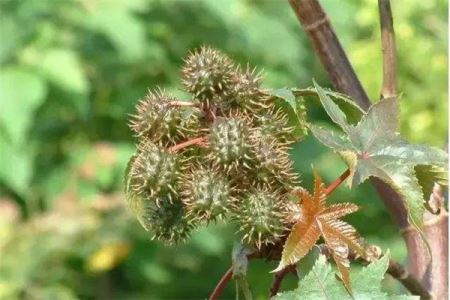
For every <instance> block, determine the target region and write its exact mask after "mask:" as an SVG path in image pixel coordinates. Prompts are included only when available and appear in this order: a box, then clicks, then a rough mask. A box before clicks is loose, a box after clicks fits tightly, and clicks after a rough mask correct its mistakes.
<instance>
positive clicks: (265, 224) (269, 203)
mask: <svg viewBox="0 0 450 300" xmlns="http://www.w3.org/2000/svg"><path fill="white" fill-rule="evenodd" d="M282 199H283V196H282V195H280V194H278V193H277V192H273V191H271V190H270V189H269V188H267V187H257V188H256V189H254V190H253V191H251V192H250V193H247V194H246V195H245V196H244V197H243V199H242V200H241V203H240V205H239V208H238V209H237V210H236V211H235V212H234V214H233V220H234V221H235V222H236V223H237V226H238V227H239V229H238V232H240V233H242V234H243V237H242V241H243V242H246V243H249V244H255V245H256V247H258V248H261V246H262V245H264V244H270V243H274V242H276V240H277V239H278V238H279V237H281V236H282V234H283V231H284V230H285V228H284V226H283V223H284V218H285V212H284V211H283V205H282V201H283V200H282Z"/></svg>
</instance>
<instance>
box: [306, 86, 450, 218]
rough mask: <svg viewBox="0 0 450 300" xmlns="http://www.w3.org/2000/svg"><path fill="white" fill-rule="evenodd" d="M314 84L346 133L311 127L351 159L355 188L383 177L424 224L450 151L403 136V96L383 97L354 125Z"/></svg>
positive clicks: (333, 119) (316, 135) (442, 179)
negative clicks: (400, 128)
mask: <svg viewBox="0 0 450 300" xmlns="http://www.w3.org/2000/svg"><path fill="white" fill-rule="evenodd" d="M314 84H315V87H316V89H317V93H318V95H319V98H320V101H321V103H322V105H323V107H324V108H325V110H326V112H327V113H328V115H329V116H330V118H331V120H332V121H333V122H334V123H336V124H337V125H339V127H341V129H342V130H343V131H344V133H336V132H334V131H329V130H325V129H322V128H320V127H318V126H316V125H310V129H311V131H312V133H313V134H314V136H315V137H316V138H317V139H318V140H319V141H320V142H321V143H322V144H324V145H325V146H327V147H329V148H331V149H333V150H335V151H336V152H338V153H339V154H340V155H341V157H342V158H343V159H344V161H345V162H346V163H347V165H348V167H349V169H350V176H349V180H348V182H349V185H350V187H351V186H354V185H358V184H360V183H362V182H363V181H365V180H366V179H367V178H369V177H378V178H380V179H381V180H382V181H384V182H385V183H387V184H389V185H390V186H392V187H393V188H394V189H395V190H396V191H397V192H398V193H399V195H400V196H401V198H402V200H403V201H404V203H405V205H406V207H407V209H408V213H409V217H410V221H411V222H412V223H413V224H416V225H419V224H421V222H422V215H423V213H424V199H427V198H424V196H425V197H427V196H429V194H430V193H431V188H430V182H433V181H438V182H440V183H441V184H442V183H444V182H445V181H446V178H445V176H442V174H445V173H446V170H447V154H446V153H445V152H444V151H442V150H439V149H436V148H433V147H429V146H426V145H413V144H409V143H408V142H407V141H405V140H403V139H402V138H401V137H400V135H399V133H398V126H399V122H398V114H399V113H398V110H399V108H398V100H397V98H388V99H383V100H380V101H379V102H377V103H375V104H374V105H372V106H371V107H370V108H369V110H368V112H367V114H365V115H364V116H363V117H362V118H361V120H360V121H359V122H358V123H357V124H356V125H352V124H350V123H349V122H348V120H347V116H346V114H345V113H344V112H343V111H342V110H341V109H340V108H339V106H337V105H336V104H335V103H334V102H333V100H331V99H330V97H329V96H328V95H327V94H326V93H325V92H324V90H323V89H322V88H321V87H320V86H318V85H317V84H316V83H315V82H314ZM431 187H432V186H431ZM424 193H425V195H424ZM427 194H428V195H427Z"/></svg>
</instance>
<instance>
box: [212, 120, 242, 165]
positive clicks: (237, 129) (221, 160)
mask: <svg viewBox="0 0 450 300" xmlns="http://www.w3.org/2000/svg"><path fill="white" fill-rule="evenodd" d="M249 138H250V129H249V126H248V124H247V121H246V120H245V118H244V117H241V116H233V117H230V118H217V119H216V120H215V121H214V123H213V124H212V127H211V132H210V134H209V149H210V151H211V152H210V154H209V156H208V157H209V159H210V160H212V162H213V164H214V166H215V167H219V168H221V169H224V170H225V171H227V172H229V171H231V170H233V169H236V168H237V167H238V166H239V165H242V166H244V167H247V168H249V165H248V164H247V161H248V160H249V159H250V156H249V151H250V145H249Z"/></svg>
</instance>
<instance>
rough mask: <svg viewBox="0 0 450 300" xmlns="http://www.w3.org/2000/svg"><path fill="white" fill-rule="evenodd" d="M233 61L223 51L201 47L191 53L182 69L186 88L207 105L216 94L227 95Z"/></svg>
mask: <svg viewBox="0 0 450 300" xmlns="http://www.w3.org/2000/svg"><path fill="white" fill-rule="evenodd" d="M232 75H233V63H232V61H231V60H230V59H229V58H228V56H226V55H225V54H223V53H222V52H220V51H218V50H215V49H213V48H210V47H201V48H200V50H199V51H196V52H194V53H192V54H190V55H189V56H188V57H187V58H186V60H185V65H184V67H183V69H182V78H183V79H182V83H183V85H184V86H185V88H186V90H187V91H188V92H189V93H191V94H193V95H194V96H195V98H197V99H199V100H200V101H202V102H203V103H205V104H206V105H209V101H210V100H211V99H212V98H213V96H214V95H226V94H227V93H228V91H229V89H230V84H231V77H232Z"/></svg>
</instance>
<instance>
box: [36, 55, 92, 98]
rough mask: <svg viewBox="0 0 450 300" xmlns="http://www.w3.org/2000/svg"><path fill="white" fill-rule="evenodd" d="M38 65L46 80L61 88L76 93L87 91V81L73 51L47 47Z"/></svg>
mask: <svg viewBox="0 0 450 300" xmlns="http://www.w3.org/2000/svg"><path fill="white" fill-rule="evenodd" d="M39 67H40V68H41V70H42V71H43V73H44V74H45V75H46V76H47V78H48V80H50V81H51V82H52V83H54V84H55V85H57V86H58V87H60V88H61V89H63V90H66V91H68V92H72V93H77V94H86V93H87V92H88V89H89V82H88V80H87V77H86V74H85V72H84V70H83V67H82V65H81V62H80V60H79V58H78V56H77V54H76V53H75V52H74V51H72V50H69V49H64V48H54V49H49V50H47V51H46V53H45V55H44V57H43V59H42V61H41V62H40V63H39Z"/></svg>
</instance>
